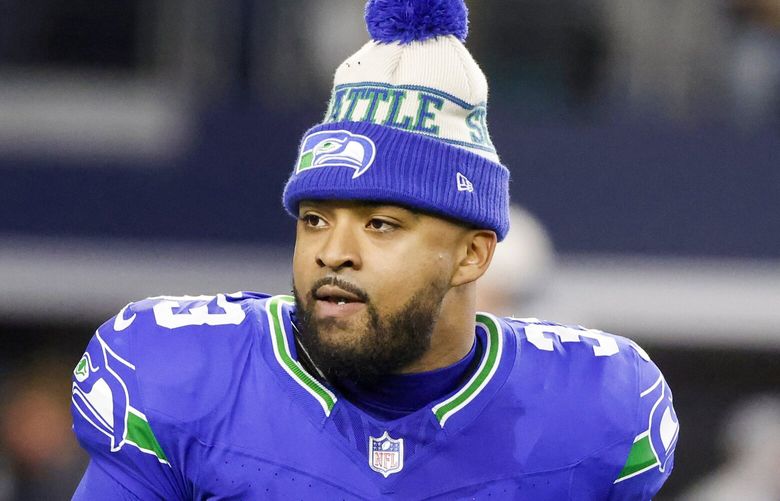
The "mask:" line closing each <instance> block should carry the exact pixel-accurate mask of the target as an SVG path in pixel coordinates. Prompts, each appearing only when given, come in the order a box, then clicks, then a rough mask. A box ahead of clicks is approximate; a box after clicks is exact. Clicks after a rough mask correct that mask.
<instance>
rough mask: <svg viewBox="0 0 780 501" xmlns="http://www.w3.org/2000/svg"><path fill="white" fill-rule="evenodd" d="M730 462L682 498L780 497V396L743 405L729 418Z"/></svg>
mask: <svg viewBox="0 0 780 501" xmlns="http://www.w3.org/2000/svg"><path fill="white" fill-rule="evenodd" d="M724 431H725V433H724V434H723V441H724V446H725V448H726V452H727V453H728V456H729V457H728V460H727V461H726V463H725V464H724V465H723V466H722V467H721V468H719V469H718V470H716V471H715V472H713V473H712V474H710V475H709V476H707V477H705V478H704V479H703V480H702V481H700V482H698V483H697V484H695V485H694V486H693V487H692V488H691V489H690V490H689V491H688V492H687V493H685V494H684V495H683V496H682V497H681V498H680V500H681V501H734V500H739V501H777V500H780V395H760V396H757V397H753V398H751V399H750V400H747V401H745V402H743V403H742V404H740V405H739V406H738V407H737V408H736V409H735V410H734V411H733V412H732V414H731V416H730V417H729V418H728V419H727V420H726V427H725V430H724Z"/></svg>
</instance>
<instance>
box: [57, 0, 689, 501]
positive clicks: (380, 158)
mask: <svg viewBox="0 0 780 501" xmlns="http://www.w3.org/2000/svg"><path fill="white" fill-rule="evenodd" d="M366 21H367V25H368V30H369V33H370V34H371V38H372V39H371V41H369V42H368V43H367V44H366V45H365V46H363V47H362V48H361V49H360V50H359V51H358V52H356V53H355V54H354V55H352V56H351V57H349V58H348V59H347V60H346V61H345V62H344V63H343V64H342V65H341V66H339V68H338V69H337V71H336V76H335V83H334V88H333V95H332V98H331V102H330V105H329V108H328V110H327V113H326V115H325V118H324V121H323V123H321V124H319V125H317V126H315V127H314V128H312V129H311V130H309V131H308V132H307V133H306V134H305V136H304V138H303V140H302V142H301V146H300V151H299V155H298V159H297V162H296V165H295V166H294V169H293V172H292V174H291V176H290V179H289V181H288V183H287V185H286V187H285V190H284V207H285V208H286V210H287V211H288V212H289V213H290V214H291V215H292V216H294V217H295V218H296V219H297V223H296V224H297V237H296V246H295V252H294V256H293V285H294V294H293V295H292V296H267V295H264V294H259V293H254V292H239V293H233V294H217V295H216V296H196V297H166V296H163V297H155V298H149V299H145V300H142V301H138V302H135V303H131V304H129V305H127V306H126V307H125V308H123V309H122V310H121V311H120V312H119V313H118V314H117V315H116V317H114V318H113V319H111V320H109V321H108V322H107V323H105V324H104V325H102V326H101V327H100V328H99V329H98V330H97V332H96V333H95V335H94V337H93V339H92V341H91V342H90V343H89V345H88V347H87V350H86V352H85V353H84V355H83V357H82V358H81V360H80V361H79V362H78V364H77V366H76V368H75V370H74V372H73V386H72V388H73V396H72V401H73V406H72V408H73V418H74V430H75V432H76V435H77V436H78V439H79V441H80V442H81V444H82V446H83V447H84V448H85V449H86V450H87V451H88V452H89V453H90V455H91V462H90V464H89V466H88V468H87V471H86V473H85V475H84V477H83V480H82V481H81V484H80V486H79V488H78V490H77V491H76V493H75V497H74V498H75V499H79V500H80V499H143V500H146V499H166V500H173V499H328V500H331V499H403V500H408V499H488V498H490V499H524V500H535V501H537V500H556V501H558V500H565V499H574V500H604V499H609V500H622V499H639V500H643V499H650V498H651V497H652V496H653V495H654V494H655V493H656V492H657V491H658V489H659V488H660V487H661V485H662V484H663V483H664V481H665V480H666V478H667V477H668V476H669V474H670V472H671V470H672V466H673V457H674V448H675V444H676V441H677V435H678V424H677V418H676V415H675V412H674V408H673V405H672V395H671V392H670V389H669V386H668V385H667V383H666V381H665V380H664V378H663V376H662V375H661V373H660V372H659V370H658V368H657V367H656V366H655V365H654V364H653V363H652V362H651V361H650V359H649V357H648V356H647V354H646V353H645V352H644V351H643V350H642V349H641V348H640V347H639V346H637V345H636V344H635V343H633V342H632V341H630V340H628V339H625V338H621V337H618V336H613V335H610V334H606V333H604V332H601V331H598V330H593V329H586V328H583V327H579V326H564V325H559V324H556V323H552V322H545V321H541V320H538V319H534V318H525V319H515V318H498V317H496V316H494V315H491V314H490V313H478V312H476V311H475V298H476V293H477V286H476V284H477V281H478V279H479V278H480V277H481V276H482V274H483V273H484V272H485V270H486V269H487V268H488V266H489V265H490V260H491V257H492V255H493V252H494V249H495V246H496V243H497V242H498V241H500V240H501V239H503V238H504V236H505V235H506V233H507V231H508V229H509V220H508V219H509V218H508V205H509V200H508V198H509V197H508V181H509V171H508V170H507V169H506V168H505V167H504V166H503V165H502V164H501V163H500V161H499V158H498V155H497V154H496V151H495V148H494V146H493V143H492V142H491V140H490V136H489V134H488V129H487V122H486V102H487V83H486V80H485V77H484V75H483V74H482V72H481V71H480V69H479V67H478V66H477V64H476V62H475V61H474V60H473V58H472V57H471V55H470V54H469V52H468V51H467V50H466V48H465V46H464V45H463V42H464V41H465V38H466V31H467V13H466V7H465V5H464V3H463V1H462V0H370V1H369V2H368V5H367V8H366ZM506 280H513V277H511V276H508V277H506Z"/></svg>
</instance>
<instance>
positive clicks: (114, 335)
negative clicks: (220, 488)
mask: <svg viewBox="0 0 780 501" xmlns="http://www.w3.org/2000/svg"><path fill="white" fill-rule="evenodd" d="M126 310H127V311H126ZM129 310H131V308H126V309H124V308H123V310H122V311H121V312H120V313H119V314H118V315H117V317H115V318H114V319H112V320H110V321H109V322H106V323H105V324H104V325H103V326H101V327H100V329H98V331H97V332H95V335H94V336H93V337H92V340H91V341H90V342H89V344H88V346H87V349H86V351H85V353H84V355H83V356H82V357H81V359H80V360H79V362H78V364H77V365H76V368H75V369H74V371H73V377H72V386H71V389H72V394H71V412H72V414H73V430H74V433H75V434H76V437H77V438H78V440H79V443H80V444H81V446H82V447H83V448H84V449H85V450H86V451H87V452H88V453H89V455H90V457H91V463H90V467H89V469H88V470H87V473H86V474H85V476H84V479H83V481H82V485H80V487H79V490H78V491H77V494H79V496H80V497H81V498H82V499H90V498H93V499H94V498H97V497H99V493H100V492H102V491H101V489H105V488H106V487H105V486H106V485H109V484H110V482H109V481H108V480H106V479H111V482H115V483H117V484H119V485H121V486H122V488H123V489H124V490H125V491H127V492H128V496H129V495H130V494H132V495H135V496H137V497H138V498H140V499H178V498H180V497H181V492H182V489H181V488H180V483H179V482H178V481H177V478H178V477H177V475H176V473H175V471H174V469H173V467H172V466H171V461H170V460H169V457H168V455H167V454H166V451H164V450H163V448H162V446H161V445H160V442H159V441H158V439H157V437H156V436H155V433H154V431H153V430H152V426H151V425H150V423H149V418H148V417H147V415H146V413H145V411H144V405H143V402H142V401H141V395H140V392H139V388H138V382H137V378H136V365H135V363H134V360H133V359H134V354H133V350H132V344H133V336H134V335H135V332H134V330H135V329H136V328H137V325H135V326H133V325H131V324H132V323H133V320H134V319H135V315H136V314H135V313H134V312H132V311H129ZM122 492H124V491H122Z"/></svg>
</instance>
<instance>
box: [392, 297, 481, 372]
mask: <svg viewBox="0 0 780 501" xmlns="http://www.w3.org/2000/svg"><path fill="white" fill-rule="evenodd" d="M475 316H476V287H475V285H474V283H468V284H465V285H460V286H457V287H453V288H452V289H450V290H449V292H447V294H446V295H445V296H444V301H442V304H441V310H440V311H439V316H438V318H437V319H436V325H435V326H434V328H433V334H432V335H431V347H430V348H429V349H428V351H426V352H425V354H423V356H422V357H420V358H419V359H418V360H416V361H415V362H413V363H411V364H409V365H407V366H406V367H404V368H403V369H401V370H400V371H399V373H400V374H412V373H416V372H427V371H432V370H436V369H440V368H442V367H448V366H450V365H452V364H454V363H455V362H458V361H459V360H462V359H463V357H465V356H466V355H467V354H468V353H469V351H470V350H471V347H472V346H473V345H474V322H475V321H474V318H475Z"/></svg>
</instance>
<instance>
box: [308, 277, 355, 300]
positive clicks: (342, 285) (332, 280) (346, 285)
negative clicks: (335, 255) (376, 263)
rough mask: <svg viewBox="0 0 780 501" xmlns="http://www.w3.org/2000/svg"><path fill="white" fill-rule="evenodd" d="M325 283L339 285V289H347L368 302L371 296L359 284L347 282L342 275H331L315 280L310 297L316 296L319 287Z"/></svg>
mask: <svg viewBox="0 0 780 501" xmlns="http://www.w3.org/2000/svg"><path fill="white" fill-rule="evenodd" d="M323 285H332V286H334V287H338V288H339V289H344V290H345V291H347V292H349V293H350V294H354V295H355V296H357V297H358V299H360V300H361V301H362V302H364V303H368V301H369V297H368V293H367V292H366V291H364V290H363V289H361V288H360V287H358V286H357V285H355V284H353V283H351V282H347V281H346V280H344V279H343V278H341V277H337V276H335V275H334V276H330V277H323V278H320V279H319V280H317V281H316V282H314V285H312V287H311V290H309V299H313V298H314V294H315V293H316V292H317V289H319V288H320V287H322V286H323Z"/></svg>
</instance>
